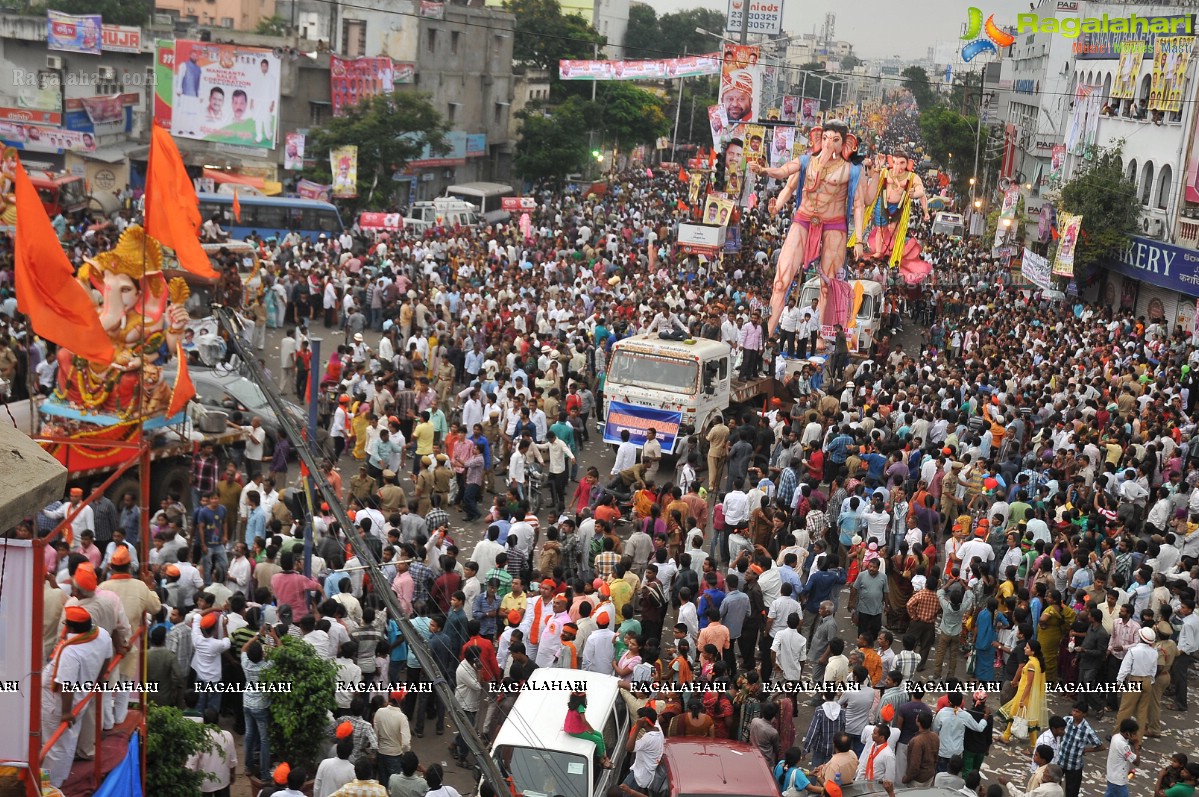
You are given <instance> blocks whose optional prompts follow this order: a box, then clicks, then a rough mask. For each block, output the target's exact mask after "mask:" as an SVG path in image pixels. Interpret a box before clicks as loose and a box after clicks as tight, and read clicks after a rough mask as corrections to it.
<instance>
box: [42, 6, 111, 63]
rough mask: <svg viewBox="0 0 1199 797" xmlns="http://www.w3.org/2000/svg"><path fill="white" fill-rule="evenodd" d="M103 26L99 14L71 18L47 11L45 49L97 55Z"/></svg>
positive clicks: (60, 13)
mask: <svg viewBox="0 0 1199 797" xmlns="http://www.w3.org/2000/svg"><path fill="white" fill-rule="evenodd" d="M103 24H104V23H103V21H102V20H101V19H100V15H99V14H87V15H85V16H72V15H71V14H64V13H62V12H61V11H47V12H46V49H47V50H58V51H59V52H64V53H87V54H88V55H99V54H100V29H101V27H103Z"/></svg>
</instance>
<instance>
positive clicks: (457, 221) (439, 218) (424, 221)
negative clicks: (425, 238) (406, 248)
mask: <svg viewBox="0 0 1199 797" xmlns="http://www.w3.org/2000/svg"><path fill="white" fill-rule="evenodd" d="M481 221H482V217H481V216H480V215H479V206H478V205H476V204H474V203H472V202H466V201H464V200H461V199H455V198H453V197H437V198H436V199H434V200H432V201H429V202H417V203H415V204H413V206H412V208H411V209H410V210H409V211H408V215H407V216H405V217H404V228H405V229H408V230H413V231H415V232H424V231H426V230H429V229H432V228H434V227H446V228H448V229H453V228H454V227H475V226H477V225H478V224H479V222H481Z"/></svg>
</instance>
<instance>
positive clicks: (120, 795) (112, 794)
mask: <svg viewBox="0 0 1199 797" xmlns="http://www.w3.org/2000/svg"><path fill="white" fill-rule="evenodd" d="M140 747H141V739H140V737H139V735H138V734H137V732H134V734H133V735H132V736H130V737H129V749H128V750H127V751H125V760H124V761H122V762H121V763H119V764H117V766H116V768H115V769H113V770H112V772H109V773H108V777H106V778H104V782H103V783H101V784H100V788H98V789H96V791H95V793H94V794H93V795H92V797H142V763H141V753H140V751H139V748H140Z"/></svg>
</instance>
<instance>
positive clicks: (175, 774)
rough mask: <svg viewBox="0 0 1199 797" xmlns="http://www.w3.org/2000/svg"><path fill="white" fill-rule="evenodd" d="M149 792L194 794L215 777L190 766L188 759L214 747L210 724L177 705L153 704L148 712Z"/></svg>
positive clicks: (181, 796) (189, 796)
mask: <svg viewBox="0 0 1199 797" xmlns="http://www.w3.org/2000/svg"><path fill="white" fill-rule="evenodd" d="M145 745H146V758H147V760H149V761H153V762H154V764H153V766H149V767H146V794H153V795H162V797H193V795H196V794H199V793H200V785H201V784H202V783H204V781H205V780H206V779H207V778H215V777H216V776H215V775H210V774H207V773H204V772H198V771H196V770H194V769H192V768H191V767H189V766H187V759H188V758H190V757H191V756H193V755H196V754H198V753H203V752H207V751H209V750H212V749H213V748H214V744H213V740H212V737H211V736H210V735H209V733H208V727H207V726H206V725H203V724H201V723H199V722H192V721H191V720H190V719H188V718H187V717H185V716H183V712H182V711H180V710H179V709H177V708H175V707H173V706H159V705H155V704H154V703H151V704H150V711H149V713H148V714H147V715H146V738H145Z"/></svg>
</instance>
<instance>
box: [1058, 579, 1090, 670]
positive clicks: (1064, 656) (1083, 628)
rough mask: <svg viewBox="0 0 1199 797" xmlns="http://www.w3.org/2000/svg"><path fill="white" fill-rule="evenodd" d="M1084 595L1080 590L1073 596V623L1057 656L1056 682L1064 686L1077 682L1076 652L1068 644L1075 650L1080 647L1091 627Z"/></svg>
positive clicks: (1063, 638)
mask: <svg viewBox="0 0 1199 797" xmlns="http://www.w3.org/2000/svg"><path fill="white" fill-rule="evenodd" d="M1085 595H1086V592H1085V591H1084V590H1081V589H1080V590H1078V592H1077V594H1075V596H1074V605H1073V606H1071V607H1070V608H1072V609H1073V610H1074V622H1073V623H1072V624H1071V625H1070V632H1069V633H1068V634H1066V635H1065V636H1064V637H1062V646H1061V649H1060V650H1059V651H1058V654H1057V675H1058V680H1060V681H1061V682H1062V683H1064V684H1069V683H1076V682H1077V681H1078V651H1077V650H1071V649H1070V643H1071V642H1073V643H1074V647H1075V648H1079V647H1082V641H1083V639H1084V638H1085V637H1086V635H1087V629H1088V628H1089V627H1090V625H1091V620H1090V618H1089V617H1088V616H1087V611H1086V610H1087V602H1086V599H1085V597H1084V596H1085Z"/></svg>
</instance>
